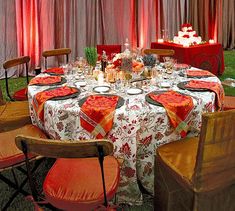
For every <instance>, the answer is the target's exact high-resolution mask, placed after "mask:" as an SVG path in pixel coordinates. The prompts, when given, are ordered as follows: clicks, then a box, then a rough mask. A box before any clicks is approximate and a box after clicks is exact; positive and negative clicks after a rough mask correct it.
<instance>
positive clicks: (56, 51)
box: [42, 48, 71, 69]
mask: <svg viewBox="0 0 235 211" xmlns="http://www.w3.org/2000/svg"><path fill="white" fill-rule="evenodd" d="M70 53H71V49H70V48H58V49H53V50H47V51H43V52H42V56H43V57H44V61H45V62H44V65H45V69H47V57H51V56H63V55H65V56H66V63H68V62H69V54H70Z"/></svg>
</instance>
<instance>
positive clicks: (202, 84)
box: [185, 80, 224, 109]
mask: <svg viewBox="0 0 235 211" xmlns="http://www.w3.org/2000/svg"><path fill="white" fill-rule="evenodd" d="M185 87H188V88H203V89H208V90H211V91H213V92H215V94H216V104H217V106H218V108H219V109H221V108H222V106H223V102H224V89H223V87H222V85H221V84H220V83H217V82H210V81H198V80H191V81H189V82H188V83H187V84H186V85H185Z"/></svg>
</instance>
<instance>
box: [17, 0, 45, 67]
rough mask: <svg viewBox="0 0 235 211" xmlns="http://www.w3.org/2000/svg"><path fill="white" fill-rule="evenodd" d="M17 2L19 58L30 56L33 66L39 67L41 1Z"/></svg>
mask: <svg viewBox="0 0 235 211" xmlns="http://www.w3.org/2000/svg"><path fill="white" fill-rule="evenodd" d="M15 2H16V30H17V48H18V56H23V55H28V56H30V58H31V64H33V66H34V65H39V60H40V39H39V20H38V16H39V11H38V6H39V5H38V4H39V3H38V2H39V1H38V0H16V1H15Z"/></svg>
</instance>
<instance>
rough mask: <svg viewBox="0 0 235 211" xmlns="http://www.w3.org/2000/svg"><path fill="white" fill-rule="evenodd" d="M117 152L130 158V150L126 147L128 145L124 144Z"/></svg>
mask: <svg viewBox="0 0 235 211" xmlns="http://www.w3.org/2000/svg"><path fill="white" fill-rule="evenodd" d="M119 152H120V153H123V154H125V155H127V157H130V156H131V148H130V146H129V145H128V143H125V144H124V145H122V147H121V148H120V150H119Z"/></svg>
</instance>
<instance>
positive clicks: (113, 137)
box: [109, 134, 118, 143]
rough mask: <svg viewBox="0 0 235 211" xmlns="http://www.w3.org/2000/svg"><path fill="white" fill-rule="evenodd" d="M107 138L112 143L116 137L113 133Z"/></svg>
mask: <svg viewBox="0 0 235 211" xmlns="http://www.w3.org/2000/svg"><path fill="white" fill-rule="evenodd" d="M109 139H110V140H111V141H112V142H113V143H114V142H116V140H117V139H118V138H116V137H115V136H114V135H113V134H111V135H110V136H109Z"/></svg>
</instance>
